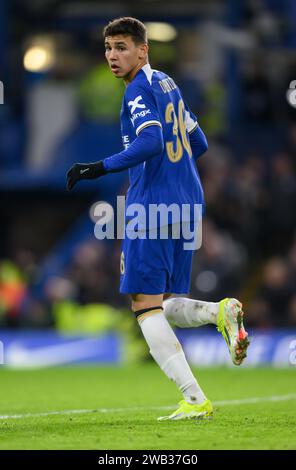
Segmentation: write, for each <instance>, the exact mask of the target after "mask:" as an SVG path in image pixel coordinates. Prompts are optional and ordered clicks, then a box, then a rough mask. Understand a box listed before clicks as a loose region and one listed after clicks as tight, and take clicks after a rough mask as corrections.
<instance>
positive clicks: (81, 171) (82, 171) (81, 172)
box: [80, 168, 89, 175]
mask: <svg viewBox="0 0 296 470" xmlns="http://www.w3.org/2000/svg"><path fill="white" fill-rule="evenodd" d="M87 171H89V168H85V170H80V174H81V175H83V173H86V172H87Z"/></svg>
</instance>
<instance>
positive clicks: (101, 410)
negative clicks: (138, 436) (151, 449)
mask: <svg viewBox="0 0 296 470" xmlns="http://www.w3.org/2000/svg"><path fill="white" fill-rule="evenodd" d="M288 400H296V393H291V394H290V395H275V396H270V397H251V398H242V399H238V400H222V401H214V402H213V405H214V406H227V405H243V404H253V403H264V402H278V401H288ZM173 408H175V406H145V407H133V408H97V409H85V410H61V411H47V412H44V413H24V414H15V415H0V420H6V419H22V418H39V417H44V416H52V415H75V414H91V413H116V412H119V413H122V412H125V411H147V410H155V411H160V410H171V409H173Z"/></svg>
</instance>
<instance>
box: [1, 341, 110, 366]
mask: <svg viewBox="0 0 296 470" xmlns="http://www.w3.org/2000/svg"><path fill="white" fill-rule="evenodd" d="M101 347H102V346H101V345H100V344H99V342H98V339H97V338H94V339H93V338H90V339H82V340H76V341H69V342H67V343H61V344H52V345H49V346H42V347H37V348H36V347H35V348H33V349H28V348H27V347H26V346H25V345H23V344H21V343H19V342H17V341H15V342H13V343H12V344H10V345H9V347H8V348H7V351H6V354H5V363H6V364H8V365H9V366H10V367H19V368H34V367H35V368H38V367H49V366H56V365H60V364H65V363H69V362H73V361H75V360H82V359H85V360H87V359H91V358H92V357H93V355H97V354H98V353H99V352H100V348H101Z"/></svg>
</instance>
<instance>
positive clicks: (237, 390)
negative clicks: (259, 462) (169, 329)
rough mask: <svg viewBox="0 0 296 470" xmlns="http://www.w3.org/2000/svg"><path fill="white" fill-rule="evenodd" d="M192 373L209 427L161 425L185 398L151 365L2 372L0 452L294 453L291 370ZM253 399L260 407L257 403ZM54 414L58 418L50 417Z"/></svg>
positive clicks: (295, 393) (295, 382) (295, 403)
mask: <svg viewBox="0 0 296 470" xmlns="http://www.w3.org/2000/svg"><path fill="white" fill-rule="evenodd" d="M194 372H195V374H196V377H197V378H198V380H199V383H200V384H201V386H202V388H203V389H204V391H205V393H206V394H207V395H208V397H209V398H210V399H211V400H212V401H213V402H214V407H215V415H214V418H213V419H211V420H207V421H179V422H178V421H175V422H171V421H164V422H158V421H157V420H156V418H157V417H158V416H162V415H166V414H168V413H169V412H170V411H173V410H174V407H175V406H176V405H177V402H178V401H179V400H180V399H181V398H182V397H181V396H180V394H179V392H178V390H177V389H176V387H175V385H174V384H173V383H172V382H170V381H169V380H168V379H167V378H166V377H165V376H164V375H163V374H162V372H161V371H160V370H159V369H158V368H157V367H156V366H155V365H154V364H152V363H146V364H143V365H141V366H130V367H119V366H118V367H64V368H55V369H46V370H37V371H16V370H15V371H12V370H7V369H4V368H2V369H0V384H1V385H0V415H1V417H0V435H1V438H0V448H1V449H108V450H109V449H139V450H141V449H174V450H176V449H179V450H181V449H196V450H199V449H295V448H296V439H295V429H296V373H295V369H294V368H291V369H284V370H277V369H264V368H259V369H247V368H222V369H221V368H220V369H201V370H194ZM255 397H257V398H258V397H260V398H261V399H260V400H252V398H255ZM270 397H277V398H274V399H271V398H270ZM235 400H238V401H235ZM166 407H168V409H166ZM169 407H170V408H169ZM66 410H69V413H68V414H66ZM74 410H76V412H74ZM83 410H84V411H83ZM54 411H57V412H61V413H56V414H47V413H50V412H54ZM41 413H44V414H43V415H39V414H41ZM12 415H16V416H15V417H12ZM24 415H25V416H24Z"/></svg>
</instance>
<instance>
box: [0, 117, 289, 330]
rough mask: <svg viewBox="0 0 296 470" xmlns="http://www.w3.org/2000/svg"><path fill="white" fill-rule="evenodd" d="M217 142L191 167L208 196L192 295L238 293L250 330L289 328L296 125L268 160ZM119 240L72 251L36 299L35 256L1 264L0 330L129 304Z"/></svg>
mask: <svg viewBox="0 0 296 470" xmlns="http://www.w3.org/2000/svg"><path fill="white" fill-rule="evenodd" d="M231 149H232V148H231V147H230V146H228V145H227V144H225V143H221V142H218V141H213V142H210V146H209V151H208V153H207V154H206V155H205V156H203V157H202V158H201V159H200V161H199V162H198V168H199V171H200V174H201V178H202V181H203V186H204V190H205V198H206V214H205V217H204V220H203V241H202V247H201V249H199V250H198V251H197V252H196V253H195V257H194V262H193V270H192V284H191V292H190V296H191V297H192V298H199V299H202V300H211V301H218V300H220V299H222V298H224V297H226V296H236V297H238V298H240V299H241V300H242V301H243V302H244V305H245V309H246V311H247V313H248V316H247V324H248V325H250V326H252V327H261V328H272V327H289V326H296V231H295V226H296V224H295V222H296V220H295V219H296V211H295V207H296V172H295V161H294V159H293V157H294V155H295V150H296V126H291V129H290V131H289V135H288V139H287V140H286V143H285V144H283V145H282V147H281V149H280V150H279V151H275V152H274V153H273V155H267V156H266V155H263V154H261V153H258V152H257V153H253V152H252V153H249V154H246V155H244V154H243V152H242V157H241V158H240V156H238V155H236V154H234V153H233V150H231ZM119 260H120V242H119V241H115V242H108V243H105V242H102V241H97V240H95V239H94V238H92V239H90V240H89V241H87V242H83V243H82V244H81V245H79V246H78V247H77V248H76V250H75V253H74V256H73V259H72V262H71V263H70V265H69V266H67V268H66V269H65V271H64V272H63V273H60V274H59V275H57V276H54V277H49V279H48V280H47V281H46V283H45V285H44V286H43V289H42V292H41V293H40V292H39V294H38V296H37V295H35V293H34V289H33V286H34V282H35V281H36V277H37V276H38V260H37V259H36V257H35V255H34V253H33V252H30V251H28V250H27V251H21V252H18V253H16V254H15V256H13V257H11V259H10V260H6V259H2V260H0V324H1V325H2V326H15V327H18V326H29V327H40V326H44V327H52V326H55V325H56V322H57V317H56V315H55V311H56V310H55V309H56V306H57V305H62V304H63V303H64V304H65V303H69V302H72V303H73V305H74V304H75V305H76V306H77V305H79V306H86V305H97V304H100V305H109V306H111V307H112V308H114V309H122V308H129V299H128V297H127V296H122V295H120V294H119V293H118V288H119Z"/></svg>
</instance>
